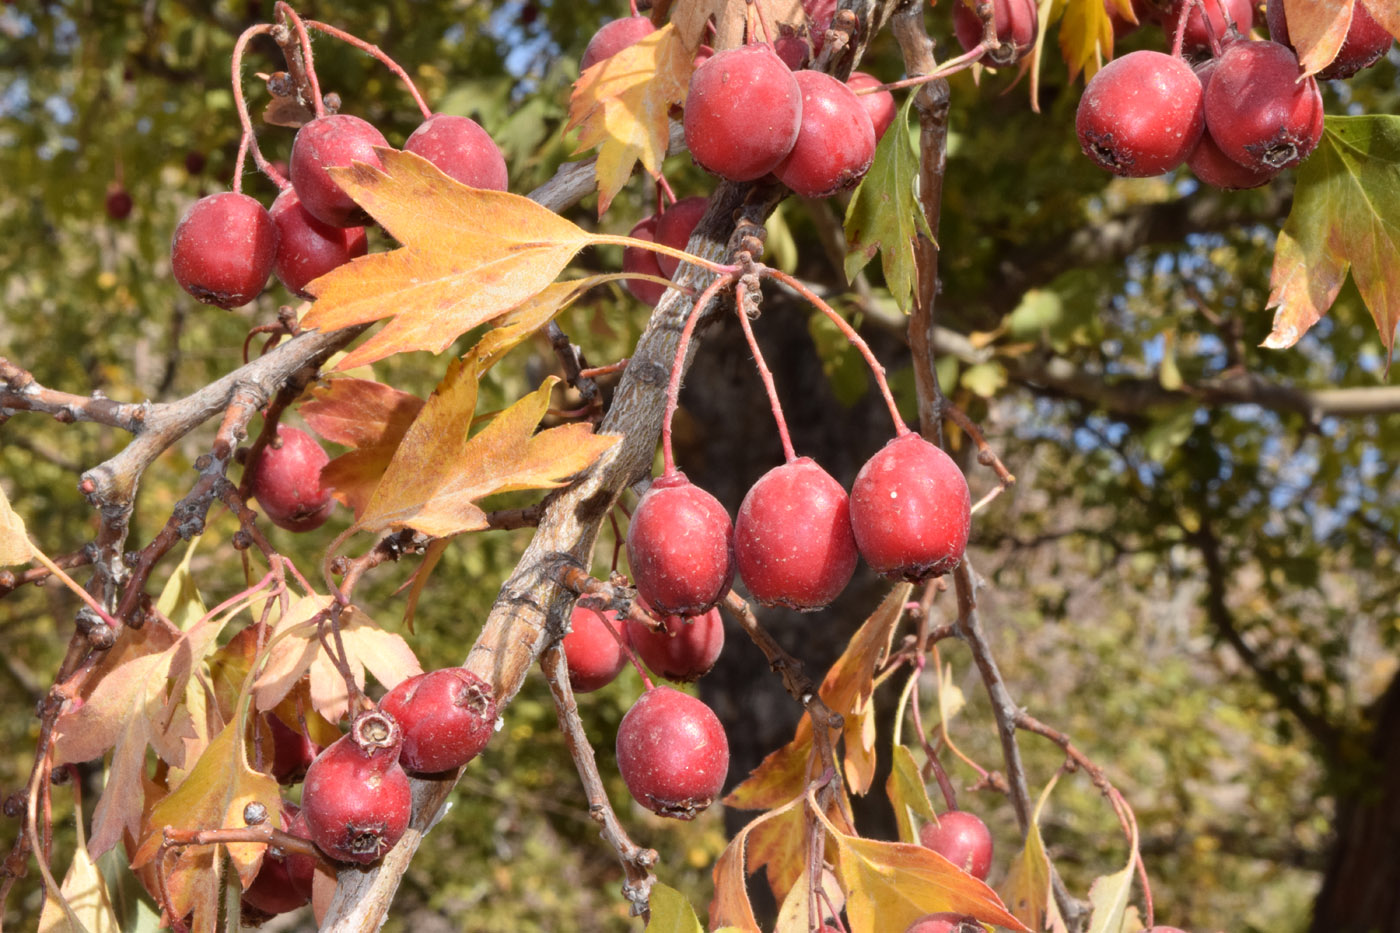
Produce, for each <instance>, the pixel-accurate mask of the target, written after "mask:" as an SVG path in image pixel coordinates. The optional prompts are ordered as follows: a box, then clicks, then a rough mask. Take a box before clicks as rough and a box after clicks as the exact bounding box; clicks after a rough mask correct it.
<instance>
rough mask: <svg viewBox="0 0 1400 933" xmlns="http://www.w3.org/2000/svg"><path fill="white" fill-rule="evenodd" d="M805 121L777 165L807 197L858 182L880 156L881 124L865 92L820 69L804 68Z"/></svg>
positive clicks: (799, 77)
mask: <svg viewBox="0 0 1400 933" xmlns="http://www.w3.org/2000/svg"><path fill="white" fill-rule="evenodd" d="M793 77H794V78H795V79H796V81H797V85H798V87H800V88H801V89H802V124H801V127H800V128H799V130H798V133H797V141H796V142H794V143H793V146H792V150H791V151H790V152H789V153H788V154H787V157H786V158H784V159H783V160H782V161H781V162H779V163H778V165H777V166H776V167H775V168H774V169H773V174H774V175H777V176H778V180H779V181H781V182H782V183H783V184H785V185H787V186H788V187H789V188H791V189H792V190H793V191H794V192H796V193H797V194H799V195H801V196H802V197H804V198H825V197H830V196H831V195H833V194H835V193H836V192H838V191H844V190H846V189H847V188H851V187H854V186H855V184H856V182H858V181H860V180H861V179H862V178H864V177H865V173H866V170H868V169H869V168H870V163H871V162H872V161H874V159H875V126H874V124H873V123H871V122H870V114H869V113H867V112H866V109H865V106H864V105H863V104H862V103H861V102H860V98H859V97H857V96H856V95H855V92H854V91H852V90H851V89H850V88H849V87H847V86H846V85H845V84H842V83H841V82H840V81H838V80H836V79H835V78H833V77H832V76H831V75H829V74H824V73H822V72H820V71H798V72H796V73H794V75H793Z"/></svg>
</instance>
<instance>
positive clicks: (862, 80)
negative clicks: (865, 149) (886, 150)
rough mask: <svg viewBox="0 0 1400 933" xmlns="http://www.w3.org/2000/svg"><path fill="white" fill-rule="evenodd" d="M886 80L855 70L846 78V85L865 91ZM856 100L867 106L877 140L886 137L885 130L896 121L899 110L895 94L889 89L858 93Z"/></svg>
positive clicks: (867, 112)
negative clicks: (896, 106) (871, 92)
mask: <svg viewBox="0 0 1400 933" xmlns="http://www.w3.org/2000/svg"><path fill="white" fill-rule="evenodd" d="M883 83H884V82H883V81H881V80H880V79H879V78H877V77H875V76H874V75H871V74H866V73H865V72H863V71H853V72H851V76H850V77H849V78H847V79H846V86H847V87H849V88H850V89H851V90H853V91H863V90H865V89H866V88H872V87H879V86H880V85H881V84H883ZM856 100H858V101H860V105H861V106H862V107H864V108H865V112H866V114H867V115H869V117H870V123H871V125H872V126H874V128H875V140H876V142H879V141H880V140H881V139H884V137H885V130H887V129H889V128H890V124H891V123H893V122H894V117H895V113H897V110H896V108H895V105H894V95H893V94H891V93H890V92H889V91H876V92H875V93H873V94H857V95H856Z"/></svg>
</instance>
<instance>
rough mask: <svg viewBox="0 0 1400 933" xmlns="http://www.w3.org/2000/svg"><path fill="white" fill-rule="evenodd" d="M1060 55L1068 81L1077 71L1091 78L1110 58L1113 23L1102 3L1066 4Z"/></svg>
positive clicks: (1082, 0)
mask: <svg viewBox="0 0 1400 933" xmlns="http://www.w3.org/2000/svg"><path fill="white" fill-rule="evenodd" d="M1060 53H1061V54H1062V55H1063V56H1064V58H1065V64H1066V65H1067V66H1069V79H1070V80H1071V81H1073V80H1074V79H1075V78H1077V77H1079V73H1080V72H1081V71H1082V72H1084V76H1085V77H1086V78H1092V77H1093V76H1094V73H1095V72H1096V71H1098V70H1099V68H1101V67H1102V66H1103V63H1104V62H1105V61H1107V60H1108V59H1110V58H1112V57H1113V23H1112V21H1110V20H1109V18H1108V10H1107V9H1105V8H1104V5H1103V0H1067V2H1066V3H1065V6H1064V19H1063V20H1061V22H1060Z"/></svg>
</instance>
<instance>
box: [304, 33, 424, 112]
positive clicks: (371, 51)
mask: <svg viewBox="0 0 1400 933" xmlns="http://www.w3.org/2000/svg"><path fill="white" fill-rule="evenodd" d="M306 25H308V26H310V27H311V28H312V29H315V30H318V31H320V32H324V33H325V34H326V35H328V36H331V37H332V38H335V39H339V40H340V41H341V42H345V43H348V44H350V45H353V46H354V47H355V48H357V49H359V50H360V51H361V52H364V53H365V54H367V55H370V56H372V57H374V58H376V59H378V60H379V61H380V62H381V63H382V64H383V65H384V66H385V67H386V68H388V69H389V70H390V71H392V72H393V73H394V74H396V75H397V76H398V78H399V80H400V81H402V82H403V83H404V87H406V88H408V93H409V94H411V95H412V96H413V102H414V103H416V104H417V105H418V110H419V112H421V113H422V114H423V119H424V120H426V119H428V118H429V117H431V116H432V115H433V111H432V108H431V107H429V106H428V104H427V102H425V101H424V100H423V95H422V94H420V93H418V87H417V86H416V85H415V84H414V83H413V79H412V78H410V77H409V76H408V72H407V71H404V70H403V66H402V65H400V64H399V63H398V62H396V61H394V60H393V58H391V57H390V56H389V54H388V53H387V52H385V51H384V50H383V49H381V48H380V47H379V46H377V45H371V44H370V43H368V42H366V41H365V40H363V39H361V38H359V37H358V36H352V35H351V34H350V33H348V32H345V31H344V30H342V29H336V28H335V27H334V26H331V25H328V24H326V23H322V22H318V21H317V20H314V19H311V20H307V21H306Z"/></svg>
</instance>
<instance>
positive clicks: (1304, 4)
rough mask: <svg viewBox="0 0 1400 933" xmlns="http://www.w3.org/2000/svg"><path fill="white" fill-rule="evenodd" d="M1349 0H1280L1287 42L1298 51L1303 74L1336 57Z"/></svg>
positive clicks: (1347, 17) (1348, 22)
mask: <svg viewBox="0 0 1400 933" xmlns="http://www.w3.org/2000/svg"><path fill="white" fill-rule="evenodd" d="M1354 10H1355V5H1354V3H1353V0H1327V2H1325V3H1324V2H1321V0H1283V13H1284V17H1285V18H1286V19H1287V21H1288V43H1289V45H1291V46H1293V49H1294V51H1296V52H1297V53H1298V64H1299V65H1301V66H1302V68H1303V75H1304V76H1306V75H1311V74H1317V73H1318V72H1319V71H1321V70H1322V69H1324V68H1326V67H1327V66H1328V65H1330V64H1332V59H1334V58H1336V57H1337V52H1338V51H1339V50H1340V49H1341V47H1342V43H1343V42H1344V41H1346V37H1347V30H1348V29H1350V28H1351V18H1352V16H1354V15H1355V13H1354Z"/></svg>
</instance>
